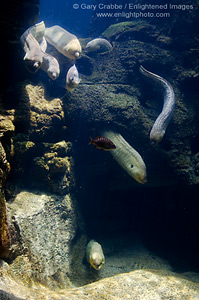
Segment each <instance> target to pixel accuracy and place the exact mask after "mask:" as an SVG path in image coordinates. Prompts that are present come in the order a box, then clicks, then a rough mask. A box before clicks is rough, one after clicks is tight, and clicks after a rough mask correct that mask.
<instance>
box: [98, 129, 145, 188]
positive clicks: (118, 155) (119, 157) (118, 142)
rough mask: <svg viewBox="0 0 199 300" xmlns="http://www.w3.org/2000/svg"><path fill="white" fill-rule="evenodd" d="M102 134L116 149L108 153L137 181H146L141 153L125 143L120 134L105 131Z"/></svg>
mask: <svg viewBox="0 0 199 300" xmlns="http://www.w3.org/2000/svg"><path fill="white" fill-rule="evenodd" d="M103 135H104V136H105V137H107V138H109V139H110V140H111V141H112V142H113V143H114V144H115V146H116V149H114V150H112V151H110V153H111V154H112V155H113V157H114V158H115V160H116V161H117V162H118V164H119V165H120V166H121V167H122V168H123V169H124V170H125V171H126V172H127V173H128V174H129V175H130V176H131V177H133V178H134V179H135V180H136V181H137V182H139V183H143V184H144V183H146V182H147V174H146V165H145V163H144V161H143V159H142V157H141V155H140V154H139V153H138V152H137V151H136V150H135V149H134V148H133V147H131V145H129V144H128V143H127V141H126V140H125V139H124V138H123V137H122V136H121V134H119V133H115V132H113V131H105V132H103Z"/></svg>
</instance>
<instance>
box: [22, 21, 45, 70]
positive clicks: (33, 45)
mask: <svg viewBox="0 0 199 300" xmlns="http://www.w3.org/2000/svg"><path fill="white" fill-rule="evenodd" d="M44 30H45V24H44V22H43V21H42V22H40V23H37V24H35V25H33V26H31V27H30V28H28V29H27V30H26V31H25V32H24V33H23V34H22V36H21V37H20V42H21V44H22V46H23V49H24V52H25V56H24V60H25V61H26V62H27V67H28V69H29V71H30V72H36V71H37V70H38V69H39V68H40V67H41V64H42V62H43V54H42V49H41V47H40V43H41V45H42V48H43V49H44V47H45V46H44V42H45V41H44V38H43V36H44Z"/></svg>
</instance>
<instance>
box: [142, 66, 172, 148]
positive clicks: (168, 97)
mask: <svg viewBox="0 0 199 300" xmlns="http://www.w3.org/2000/svg"><path fill="white" fill-rule="evenodd" d="M140 72H141V74H143V75H144V76H146V77H147V78H149V79H152V80H153V81H155V82H157V83H158V84H159V85H160V86H161V87H162V88H163V91H164V105H163V108H162V111H161V113H160V115H159V116H158V118H157V119H156V121H155V123H154V125H153V127H152V129H151V132H150V140H151V142H152V144H158V143H159V142H160V141H161V140H162V138H163V136H164V134H165V131H166V129H167V126H168V125H169V122H170V120H171V118H172V115H173V111H174V107H175V94H174V90H173V88H172V86H171V85H170V83H169V82H168V81H167V80H166V79H164V78H162V77H160V76H158V75H156V74H154V73H152V72H149V71H147V70H146V69H145V68H144V67H143V66H140Z"/></svg>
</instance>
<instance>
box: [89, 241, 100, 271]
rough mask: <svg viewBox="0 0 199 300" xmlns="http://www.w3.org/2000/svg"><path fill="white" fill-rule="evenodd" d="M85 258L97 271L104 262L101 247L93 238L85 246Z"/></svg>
mask: <svg viewBox="0 0 199 300" xmlns="http://www.w3.org/2000/svg"><path fill="white" fill-rule="evenodd" d="M86 259H87V261H88V263H89V264H90V265H91V266H92V267H93V268H94V269H95V270H97V271H99V270H100V269H101V268H102V267H103V265H104V263H105V257H104V253H103V250H102V247H101V245H100V244H99V243H97V242H96V241H95V240H91V241H90V242H89V243H88V245H87V246H86Z"/></svg>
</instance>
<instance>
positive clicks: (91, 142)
mask: <svg viewBox="0 0 199 300" xmlns="http://www.w3.org/2000/svg"><path fill="white" fill-rule="evenodd" d="M90 139H91V140H90V142H89V143H88V144H89V145H90V144H93V139H92V137H91V136H90Z"/></svg>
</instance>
